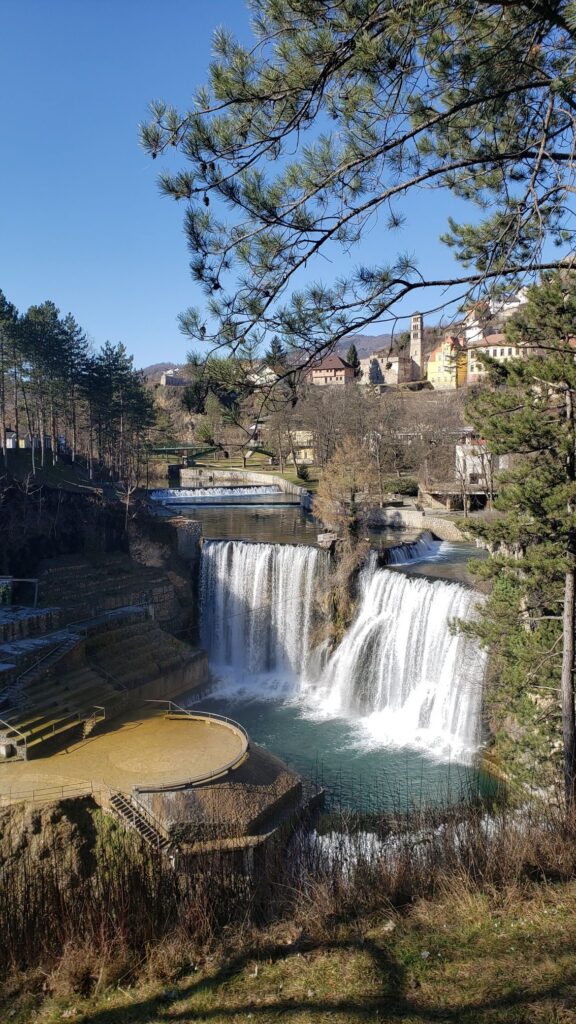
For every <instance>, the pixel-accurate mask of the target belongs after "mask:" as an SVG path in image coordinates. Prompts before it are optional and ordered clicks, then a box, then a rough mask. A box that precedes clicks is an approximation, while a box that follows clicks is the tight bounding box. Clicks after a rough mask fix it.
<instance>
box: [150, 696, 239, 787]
mask: <svg viewBox="0 0 576 1024" xmlns="http://www.w3.org/2000/svg"><path fill="white" fill-rule="evenodd" d="M146 703H147V704H164V705H166V717H169V716H172V717H175V718H192V719H195V720H196V721H199V722H202V721H204V722H208V724H209V723H210V722H211V721H213V722H214V723H215V724H216V725H227V726H228V727H229V728H231V729H233V730H234V732H237V733H238V734H239V735H240V736H241V738H242V741H243V742H242V749H241V751H240V753H239V754H236V755H235V756H234V757H233V758H232V759H231V760H230V761H227V762H226V764H223V765H220V766H219V767H218V768H213V769H212V770H211V771H209V772H204V773H202V775H195V776H194V777H193V778H191V779H186V781H185V782H172V783H160V784H158V785H156V786H154V785H150V786H134V787H133V792H135V793H160V792H163V791H164V790H174V789H185V788H186V787H187V786H197V785H199V784H200V783H202V782H209V781H210V780H211V779H216V778H218V776H220V775H226V774H227V772H229V771H232V769H233V768H236V767H237V766H238V765H239V764H240V762H241V761H243V760H244V758H245V757H246V754H247V753H248V750H249V748H250V737H249V736H248V733H247V732H246V729H245V728H244V726H243V725H240V722H236V721H235V720H234V719H233V718H228V717H227V715H217V714H216V713H215V712H213V711H190V710H189V708H183V707H181V705H180V704H176V703H175V702H174V701H173V700H167V699H164V700H159V699H149V700H147V701H146Z"/></svg>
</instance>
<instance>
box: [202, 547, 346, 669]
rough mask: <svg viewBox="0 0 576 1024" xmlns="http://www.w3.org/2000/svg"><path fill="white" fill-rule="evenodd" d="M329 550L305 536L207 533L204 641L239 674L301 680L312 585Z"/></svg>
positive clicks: (308, 641) (216, 659) (307, 648)
mask: <svg viewBox="0 0 576 1024" xmlns="http://www.w3.org/2000/svg"><path fill="white" fill-rule="evenodd" d="M326 564H327V555H326V554H325V552H321V551H319V550H318V548H314V547H308V546H306V545H303V544H298V545H296V544H251V543H247V542H246V541H238V540H230V541H208V542H207V543H205V544H204V546H203V549H202V564H201V581H200V603H201V619H202V641H203V644H204V646H205V647H206V648H207V650H208V652H209V654H210V657H211V660H212V662H213V663H214V664H215V665H217V666H230V667H232V668H234V670H235V672H237V673H238V675H240V676H243V677H246V676H247V675H248V674H262V673H276V674H280V675H282V676H284V677H288V678H290V679H292V680H295V679H296V678H297V677H298V676H299V675H300V674H302V673H303V672H304V670H305V667H306V662H307V659H308V655H309V653H310V646H311V626H312V610H313V596H314V586H315V583H316V580H317V577H318V575H319V574H320V573H321V572H322V571H323V569H324V567H325V566H326Z"/></svg>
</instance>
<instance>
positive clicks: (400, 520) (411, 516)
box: [371, 508, 466, 540]
mask: <svg viewBox="0 0 576 1024" xmlns="http://www.w3.org/2000/svg"><path fill="white" fill-rule="evenodd" d="M373 511H374V512H377V513H378V516H377V518H378V519H379V523H378V525H381V526H387V527H389V528H390V529H393V530H394V529H399V530H406V529H408V530H430V532H431V533H433V534H434V535H435V536H436V537H438V538H439V540H466V537H465V536H464V534H463V533H462V531H461V530H460V529H458V527H457V526H456V523H454V522H453V521H452V520H451V519H447V518H444V516H436V515H434V513H432V515H430V514H429V513H428V512H418V511H417V510H416V509H411V508H383V509H377V510H373ZM371 523H372V524H373V525H376V523H375V522H374V519H373V517H372V514H371Z"/></svg>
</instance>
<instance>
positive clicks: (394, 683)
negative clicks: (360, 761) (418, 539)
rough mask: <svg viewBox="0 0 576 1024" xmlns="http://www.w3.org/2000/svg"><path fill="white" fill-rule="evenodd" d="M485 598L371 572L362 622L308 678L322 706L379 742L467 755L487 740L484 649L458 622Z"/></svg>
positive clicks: (450, 585)
mask: <svg viewBox="0 0 576 1024" xmlns="http://www.w3.org/2000/svg"><path fill="white" fill-rule="evenodd" d="M479 599H480V598H479V595H478V594H475V593H474V592H473V591H470V590H468V589H467V588H465V587H463V586H461V585H460V584H457V583H445V582H443V581H441V580H435V581H431V580H428V579H426V578H425V577H414V576H406V575H404V574H403V573H400V572H397V571H394V570H390V569H379V570H376V571H370V570H368V571H366V572H365V573H364V578H363V580H362V592H361V597H360V602H359V607H358V611H357V614H356V617H355V619H354V622H353V623H352V625H351V626H350V628H349V630H348V632H347V633H346V635H345V637H344V639H343V640H342V642H341V644H340V645H339V647H338V648H337V649H336V650H335V651H334V653H333V654H332V656H331V657H330V659H329V660H328V662H327V664H326V665H325V668H324V671H323V673H322V676H321V678H320V679H319V680H317V681H311V683H310V684H309V686H310V688H311V690H312V693H313V694H314V697H315V700H316V702H317V705H318V708H319V710H320V711H321V712H322V713H323V714H325V715H327V716H330V715H338V716H343V717H351V716H352V717H359V718H361V719H362V721H363V724H364V727H365V728H366V729H367V730H368V732H369V733H370V734H371V735H372V736H373V737H374V739H375V740H377V741H378V742H381V743H386V744H391V745H395V746H412V745H416V746H418V747H421V748H425V749H427V750H429V751H431V752H434V753H436V754H438V755H439V756H443V757H446V756H452V757H454V758H459V759H460V758H464V759H466V758H467V756H468V755H469V754H470V753H471V752H473V751H474V750H475V749H476V748H477V746H478V743H479V739H480V736H479V728H480V708H481V699H482V682H483V677H484V670H485V654H484V652H483V651H482V650H481V649H480V648H479V645H478V644H477V642H476V641H475V640H474V639H473V638H470V637H468V636H465V635H463V634H462V633H459V632H458V631H455V630H453V629H452V628H451V623H452V622H453V621H454V620H455V619H463V620H469V619H470V618H471V617H473V616H474V614H475V605H476V604H477V603H478V601H479Z"/></svg>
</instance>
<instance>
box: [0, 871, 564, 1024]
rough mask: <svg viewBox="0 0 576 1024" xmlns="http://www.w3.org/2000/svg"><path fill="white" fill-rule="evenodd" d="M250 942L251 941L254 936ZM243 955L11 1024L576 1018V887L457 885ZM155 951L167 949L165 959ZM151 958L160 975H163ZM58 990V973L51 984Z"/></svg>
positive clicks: (271, 936) (512, 1023)
mask: <svg viewBox="0 0 576 1024" xmlns="http://www.w3.org/2000/svg"><path fill="white" fill-rule="evenodd" d="M249 939H250V941H248V940H249ZM244 940H245V941H244V943H243V944H242V945H241V946H240V947H239V948H238V949H237V950H236V951H233V950H231V949H229V950H228V952H226V953H223V952H220V954H218V955H216V954H212V955H206V954H202V955H200V956H198V955H197V956H196V958H195V959H193V960H188V962H187V963H186V962H184V961H185V959H186V958H185V956H184V951H183V948H182V947H181V946H179V945H178V943H176V944H175V945H173V946H172V947H170V946H169V945H167V946H165V948H164V951H163V953H162V954H161V955H160V960H161V961H163V957H167V962H168V963H170V962H172V957H173V956H175V958H176V962H177V963H178V964H179V969H178V971H177V972H176V973H170V974H168V975H167V974H166V964H165V963H164V964H163V966H161V965H160V963H159V961H158V959H156V960H154V959H153V960H151V961H149V962H148V964H147V966H146V970H145V977H144V978H143V980H142V982H141V983H140V984H139V985H137V986H136V987H133V988H132V987H130V984H131V980H130V978H128V979H126V980H125V981H124V982H123V983H122V982H120V987H119V988H118V987H117V986H116V987H111V988H107V989H106V988H101V989H100V990H99V991H98V992H96V993H94V994H93V995H92V996H91V997H90V998H88V999H85V998H82V996H81V994H79V993H73V994H70V993H69V994H67V995H65V994H64V992H61V991H59V992H58V993H57V994H56V993H54V994H53V995H51V996H50V997H49V998H45V999H44V1000H42V999H41V997H40V995H37V996H36V998H35V999H32V1000H31V998H30V996H28V997H27V998H28V1002H27V1003H26V1004H22V1003H18V1001H17V1000H15V1001H13V1002H12V1010H13V1011H14V1013H13V1016H12V1017H11V1018H8V1017H7V1016H5V1015H4V1016H2V1020H4V1019H6V1020H8V1019H10V1020H13V1021H14V1024H28V1021H31V1020H32V1019H34V1020H36V1021H37V1022H38V1024H60V1022H63V1021H65V1020H74V1021H76V1022H77V1024H165V1022H167V1021H174V1022H181V1024H192V1022H198V1024H208V1022H210V1024H245V1022H246V1021H248V1020H253V1021H255V1022H258V1024H272V1022H273V1021H284V1022H287V1024H324V1022H328V1021H330V1022H333V1024H334V1022H335V1024H360V1022H362V1024H365V1022H367V1021H371V1022H372V1021H373V1022H376V1021H394V1022H395V1024H417V1022H418V1024H438V1022H446V1024H448V1022H454V1024H553V1022H554V1024H572V1022H574V1021H576V962H575V960H574V947H575V943H576V884H575V883H573V882H570V883H562V884H557V885H550V884H548V883H535V882H531V883H529V884H526V885H524V886H521V887H517V886H514V887H510V888H508V887H507V888H505V889H503V890H500V891H496V890H494V891H491V892H479V891H477V890H475V889H473V888H470V886H469V885H468V884H467V883H465V882H463V881H462V880H460V881H456V880H453V881H452V882H451V884H450V885H449V886H447V887H446V889H445V891H444V892H443V893H442V894H441V895H439V896H438V897H437V898H436V899H434V900H431V901H430V900H418V901H417V902H415V904H414V905H413V906H412V908H411V909H410V910H409V911H407V912H405V913H404V914H402V915H398V914H396V915H391V914H378V915H375V916H373V917H371V918H367V919H365V920H363V921H362V922H361V923H358V922H356V923H355V924H354V925H353V926H351V925H350V924H346V923H344V924H341V925H339V926H338V927H336V928H334V929H332V931H330V932H329V933H327V932H326V930H325V929H324V930H323V933H322V935H313V934H305V933H299V932H298V930H294V929H293V928H291V927H290V926H288V925H285V926H283V930H282V929H281V928H278V927H276V928H275V929H272V930H270V929H268V930H265V931H259V932H256V933H254V934H253V935H252V936H250V937H249V936H248V935H245V936H244ZM156 956H158V951H156ZM154 963H156V964H157V966H159V967H160V971H159V976H156V977H155V976H154ZM48 982H49V985H50V984H51V979H48Z"/></svg>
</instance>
